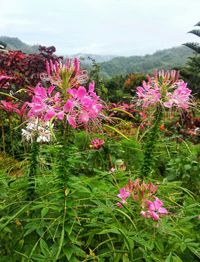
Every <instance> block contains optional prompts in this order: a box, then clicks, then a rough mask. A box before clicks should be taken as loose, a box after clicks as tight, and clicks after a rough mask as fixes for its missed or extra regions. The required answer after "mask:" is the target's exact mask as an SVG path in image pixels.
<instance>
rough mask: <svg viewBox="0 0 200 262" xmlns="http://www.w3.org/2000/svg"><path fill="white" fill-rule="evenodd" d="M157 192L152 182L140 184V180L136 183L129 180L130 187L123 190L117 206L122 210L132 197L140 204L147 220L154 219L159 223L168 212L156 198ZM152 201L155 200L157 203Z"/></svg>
mask: <svg viewBox="0 0 200 262" xmlns="http://www.w3.org/2000/svg"><path fill="white" fill-rule="evenodd" d="M156 191H157V186H155V185H154V184H153V183H151V182H150V183H149V184H146V183H145V182H144V181H143V182H142V183H140V180H139V179H136V180H135V181H134V182H132V181H131V180H129V182H128V185H126V186H125V187H123V188H121V189H120V193H119V194H118V195H117V197H118V198H120V199H121V200H120V202H118V203H117V205H118V207H120V208H122V207H123V205H124V204H127V199H128V198H130V196H132V198H133V200H134V201H136V202H138V203H140V207H141V208H142V210H141V212H140V214H141V215H142V216H143V217H145V218H152V219H153V220H155V221H157V220H159V219H160V216H162V215H166V214H168V211H167V209H166V208H163V207H162V206H163V202H162V201H161V200H160V199H159V198H157V197H156V196H155V194H156ZM150 199H155V201H151V200H150Z"/></svg>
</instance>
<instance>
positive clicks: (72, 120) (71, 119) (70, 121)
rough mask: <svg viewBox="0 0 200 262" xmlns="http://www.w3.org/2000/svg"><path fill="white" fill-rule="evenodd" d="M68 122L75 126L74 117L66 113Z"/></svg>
mask: <svg viewBox="0 0 200 262" xmlns="http://www.w3.org/2000/svg"><path fill="white" fill-rule="evenodd" d="M67 121H68V123H69V124H70V125H71V126H72V127H73V128H76V120H75V117H73V116H70V115H68V116H67Z"/></svg>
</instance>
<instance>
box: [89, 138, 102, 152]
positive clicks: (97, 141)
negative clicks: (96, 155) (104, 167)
mask: <svg viewBox="0 0 200 262" xmlns="http://www.w3.org/2000/svg"><path fill="white" fill-rule="evenodd" d="M104 143H105V142H104V140H102V139H99V138H94V139H92V141H91V147H92V148H94V149H100V148H101V147H102V146H103V145H104Z"/></svg>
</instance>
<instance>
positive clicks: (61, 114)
mask: <svg viewBox="0 0 200 262" xmlns="http://www.w3.org/2000/svg"><path fill="white" fill-rule="evenodd" d="M57 117H58V119H59V120H63V119H64V112H63V111H60V112H59V113H58V114H57Z"/></svg>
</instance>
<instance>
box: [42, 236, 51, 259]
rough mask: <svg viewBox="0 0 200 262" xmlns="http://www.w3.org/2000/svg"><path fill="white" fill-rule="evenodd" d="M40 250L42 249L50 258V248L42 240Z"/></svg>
mask: <svg viewBox="0 0 200 262" xmlns="http://www.w3.org/2000/svg"><path fill="white" fill-rule="evenodd" d="M40 248H41V251H42V254H43V255H45V256H46V257H48V256H49V253H50V252H49V248H48V245H47V243H46V242H45V241H44V240H43V239H40Z"/></svg>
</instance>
